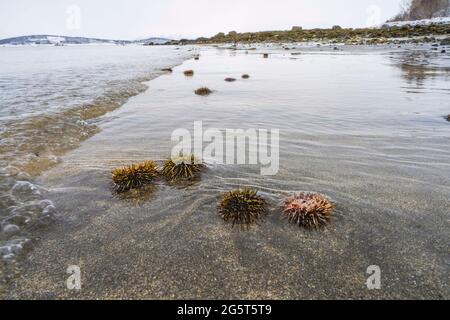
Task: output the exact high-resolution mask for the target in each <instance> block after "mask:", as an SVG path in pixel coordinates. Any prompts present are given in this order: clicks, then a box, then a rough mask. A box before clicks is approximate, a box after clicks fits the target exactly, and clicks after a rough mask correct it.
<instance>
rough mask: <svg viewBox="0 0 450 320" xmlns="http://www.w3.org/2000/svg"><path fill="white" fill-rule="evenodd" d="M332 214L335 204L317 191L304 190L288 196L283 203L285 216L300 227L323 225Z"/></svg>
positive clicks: (318, 226)
mask: <svg viewBox="0 0 450 320" xmlns="http://www.w3.org/2000/svg"><path fill="white" fill-rule="evenodd" d="M332 214H333V204H332V203H331V202H330V201H329V200H328V199H327V198H325V197H324V196H322V195H320V194H317V193H308V192H302V193H299V194H297V195H295V196H293V197H290V198H287V199H286V200H285V201H284V204H283V216H284V217H285V218H286V219H288V220H289V222H290V223H293V224H296V225H298V226H300V227H305V228H320V227H323V226H325V225H326V224H327V223H328V222H329V221H330V219H331V215H332Z"/></svg>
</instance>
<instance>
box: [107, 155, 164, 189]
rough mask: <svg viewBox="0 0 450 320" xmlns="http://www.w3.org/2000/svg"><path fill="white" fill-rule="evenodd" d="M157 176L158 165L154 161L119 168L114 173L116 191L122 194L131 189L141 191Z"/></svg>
mask: <svg viewBox="0 0 450 320" xmlns="http://www.w3.org/2000/svg"><path fill="white" fill-rule="evenodd" d="M157 176H158V171H157V165H156V163H155V162H153V161H145V162H142V163H139V164H132V165H130V166H128V167H123V168H117V169H114V170H113V172H112V180H113V182H114V190H115V191H116V192H119V193H120V192H126V191H129V190H131V189H139V188H142V187H143V186H146V185H148V184H150V183H152V182H153V181H154V179H155V178H156V177H157Z"/></svg>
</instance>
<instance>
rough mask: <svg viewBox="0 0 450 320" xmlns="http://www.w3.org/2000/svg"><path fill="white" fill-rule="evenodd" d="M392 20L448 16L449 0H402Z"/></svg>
mask: <svg viewBox="0 0 450 320" xmlns="http://www.w3.org/2000/svg"><path fill="white" fill-rule="evenodd" d="M401 6H402V8H401V12H400V14H398V15H397V16H396V17H394V18H393V19H391V20H390V22H392V21H414V20H422V19H432V18H439V17H448V16H450V0H404V2H402V5H401Z"/></svg>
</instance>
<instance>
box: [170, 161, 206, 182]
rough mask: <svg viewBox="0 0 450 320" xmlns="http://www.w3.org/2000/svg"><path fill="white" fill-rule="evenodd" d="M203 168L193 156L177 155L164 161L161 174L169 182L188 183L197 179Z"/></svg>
mask: <svg viewBox="0 0 450 320" xmlns="http://www.w3.org/2000/svg"><path fill="white" fill-rule="evenodd" d="M204 168H205V165H204V164H202V163H200V162H199V161H198V160H197V158H196V157H195V156H194V155H190V156H184V155H179V156H177V157H174V158H171V159H168V160H166V161H165V163H164V167H163V169H162V172H161V174H162V175H163V176H164V177H165V178H166V179H167V180H169V181H183V180H184V181H189V180H195V179H197V178H199V176H200V174H201V172H202V171H203V169H204Z"/></svg>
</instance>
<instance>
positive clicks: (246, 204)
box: [217, 189, 266, 227]
mask: <svg viewBox="0 0 450 320" xmlns="http://www.w3.org/2000/svg"><path fill="white" fill-rule="evenodd" d="M217 210H218V212H219V215H220V216H221V217H222V219H223V220H225V221H226V222H229V221H231V222H232V224H233V227H234V226H235V225H240V226H242V227H248V226H250V225H251V224H253V223H257V222H258V220H260V219H261V218H263V216H264V215H265V214H266V201H265V200H264V199H263V198H261V197H260V196H258V193H257V192H256V191H253V190H251V189H242V190H241V189H238V190H233V191H230V192H227V193H225V194H224V195H223V196H222V200H221V202H220V204H219V206H218V209H217Z"/></svg>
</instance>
